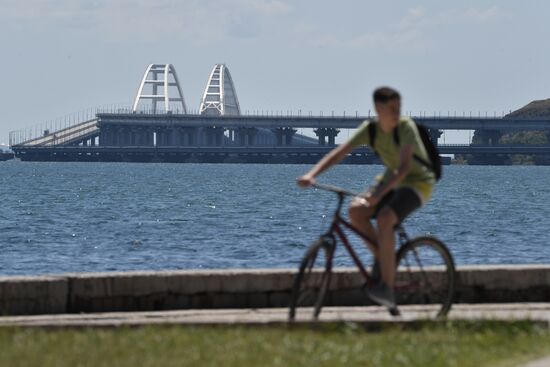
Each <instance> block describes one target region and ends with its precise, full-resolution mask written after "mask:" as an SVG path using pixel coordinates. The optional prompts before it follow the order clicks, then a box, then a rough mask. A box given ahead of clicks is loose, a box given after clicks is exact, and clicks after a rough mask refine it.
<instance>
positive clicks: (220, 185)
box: [0, 161, 550, 275]
mask: <svg viewBox="0 0 550 367" xmlns="http://www.w3.org/2000/svg"><path fill="white" fill-rule="evenodd" d="M309 167H310V166H306V165H229V164H227V165H216V164H124V163H120V164H119V163H97V164H96V163H25V162H14V161H11V162H3V163H0V198H1V204H0V251H1V252H0V253H1V255H0V274H3V275H6V274H44V273H62V272H96V271H112V270H157V269H197V268H261V267H294V266H296V264H297V263H298V261H299V259H300V258H301V256H302V254H303V252H304V250H305V248H306V246H307V244H308V243H309V242H311V240H312V239H313V238H315V237H316V236H317V235H318V234H319V233H320V232H321V231H322V230H323V229H325V228H326V227H327V226H328V224H329V218H325V216H327V215H328V216H329V217H330V213H331V210H332V208H333V205H334V203H335V200H334V199H335V198H334V197H333V196H334V195H333V194H331V193H326V192H320V191H316V190H311V189H310V190H301V189H298V188H297V187H296V186H295V184H294V179H295V178H296V177H297V176H298V175H300V174H301V173H303V172H305V171H306V170H307V169H308V168H309ZM445 168H446V170H445V176H444V179H443V180H442V181H441V182H440V184H438V186H437V189H436V192H435V194H434V199H433V200H432V201H431V202H430V203H429V204H428V205H427V206H426V207H424V208H423V209H421V210H420V211H419V212H417V213H416V214H415V215H413V216H412V217H411V218H410V219H409V220H408V221H407V222H406V227H407V229H408V230H409V232H410V233H411V234H413V235H414V234H422V233H427V232H429V233H434V234H437V235H438V236H439V237H440V238H441V239H443V240H444V241H445V242H446V243H447V244H448V245H449V247H450V248H451V250H452V252H453V254H454V256H455V260H456V262H457V263H458V264H479V263H483V264H485V263H491V264H504V263H550V240H549V238H550V235H549V233H550V220H549V218H550V167H527V166H526V167H468V166H450V167H445ZM381 170H382V167H381V166H338V167H336V168H334V169H333V170H332V171H330V172H328V173H326V174H325V175H324V176H322V179H321V180H320V181H322V182H325V183H331V184H336V185H341V186H343V187H346V188H349V189H352V190H361V189H362V188H363V187H364V186H366V185H367V184H368V183H369V182H370V181H371V179H372V178H373V177H374V176H375V175H376V174H377V173H378V172H380V171H381ZM365 256H366V255H365ZM337 263H338V265H349V264H350V262H349V260H348V258H347V256H344V254H343V253H342V252H340V255H339V256H338V258H337Z"/></svg>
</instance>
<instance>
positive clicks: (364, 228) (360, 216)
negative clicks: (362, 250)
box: [348, 198, 378, 257]
mask: <svg viewBox="0 0 550 367" xmlns="http://www.w3.org/2000/svg"><path fill="white" fill-rule="evenodd" d="M365 204H366V201H364V199H361V198H355V199H354V200H353V201H352V203H351V205H350V207H349V210H348V215H349V219H350V221H351V224H353V226H354V227H355V228H357V229H358V230H359V231H361V233H363V234H365V235H366V236H367V237H369V238H372V239H373V240H374V241H376V242H378V234H377V233H376V230H375V229H374V227H373V225H372V223H371V221H370V220H371V218H372V216H373V215H374V213H375V210H376V208H374V207H370V206H367V205H365ZM365 244H366V245H367V246H368V247H369V249H370V250H371V251H372V253H373V254H374V256H375V257H377V256H378V254H377V253H378V249H377V248H376V247H375V246H373V245H372V244H370V243H368V242H366V241H365Z"/></svg>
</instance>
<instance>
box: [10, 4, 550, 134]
mask: <svg viewBox="0 0 550 367" xmlns="http://www.w3.org/2000/svg"><path fill="white" fill-rule="evenodd" d="M0 9H1V10H0V43H1V45H2V47H1V49H2V57H1V58H0V65H1V67H2V71H3V72H2V74H3V75H4V77H3V79H2V81H3V88H1V90H0V101H2V102H1V103H2V105H1V107H2V108H1V110H0V113H1V115H0V143H2V142H6V141H7V137H8V131H10V130H15V129H19V128H23V127H26V126H30V125H33V124H36V123H40V122H42V121H46V120H50V119H53V118H56V117H59V116H63V115H65V114H67V113H71V112H75V111H79V110H85V109H87V108H89V107H94V106H98V105H107V104H111V103H125V104H130V103H131V101H132V99H133V97H134V94H135V92H136V89H137V87H138V85H139V82H140V79H141V77H142V74H143V72H144V70H145V68H146V66H147V65H148V64H150V63H171V64H174V66H175V68H176V70H177V72H178V76H179V79H180V82H181V83H182V88H183V92H184V95H185V99H186V103H187V105H188V107H190V108H194V109H196V108H198V105H199V100H200V97H201V94H202V92H203V88H204V85H205V83H206V81H207V78H208V74H209V72H210V70H211V68H212V66H213V64H215V63H220V62H223V63H226V64H227V66H228V67H229V69H230V70H231V74H232V76H233V80H234V82H235V85H236V89H237V94H238V97H239V101H240V103H241V108H242V109H243V110H262V109H263V110H285V111H286V110H289V109H293V110H297V109H302V111H309V110H312V111H314V112H318V111H320V110H323V111H325V113H326V112H330V111H332V110H334V111H335V112H336V113H339V112H341V111H344V110H346V111H348V113H355V111H359V112H360V113H364V114H366V113H367V111H368V110H369V109H371V108H372V105H371V100H370V95H371V92H372V90H373V88H375V87H376V86H379V85H382V84H388V85H391V86H394V87H396V88H398V89H399V90H400V91H401V92H402V94H403V97H404V110H406V111H413V112H417V111H426V112H427V113H433V111H438V112H439V111H441V112H442V113H447V111H451V113H454V111H457V112H458V113H463V112H465V113H466V114H469V113H470V111H473V112H474V113H477V111H483V113H484V112H485V111H488V112H489V114H493V113H494V112H497V113H499V114H500V113H502V112H503V111H506V112H507V111H509V110H513V109H516V108H519V107H521V106H523V105H525V104H526V103H528V102H530V101H531V100H534V99H544V98H549V97H550V88H549V86H550V47H548V44H549V42H550V27H549V26H548V15H549V14H550V2H548V1H483V0H476V1H460V2H458V1H455V2H451V1H416V2H414V1H410V0H407V1H405V0H402V1H379V0H378V1H368V0H357V1H346V0H341V1H319V0H316V1H314V0H304V1H286V0H275V1H268V0H231V1H229V0H227V1H223V0H185V1H180V0H154V1H145V0H88V1H77V0H74V1H70V0H55V1H53V0H52V1H47V0H25V1H21V0H0Z"/></svg>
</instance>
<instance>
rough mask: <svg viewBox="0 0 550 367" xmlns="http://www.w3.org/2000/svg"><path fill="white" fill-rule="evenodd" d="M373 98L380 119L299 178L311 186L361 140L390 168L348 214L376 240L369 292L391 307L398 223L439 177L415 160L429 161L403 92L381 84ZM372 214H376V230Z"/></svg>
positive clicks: (363, 127)
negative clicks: (373, 282) (404, 109)
mask: <svg viewBox="0 0 550 367" xmlns="http://www.w3.org/2000/svg"><path fill="white" fill-rule="evenodd" d="M373 99H374V106H375V109H376V113H377V115H378V118H377V119H376V120H375V121H365V122H364V123H363V124H362V125H361V126H360V127H359V129H358V130H357V132H356V133H355V135H354V136H353V137H352V138H351V139H349V140H348V141H347V142H346V143H344V144H342V145H339V146H338V147H336V148H334V149H333V150H332V151H331V152H329V153H328V154H327V155H326V156H325V157H323V158H322V159H321V160H320V161H319V162H318V163H317V164H316V165H315V166H314V167H313V168H312V169H311V170H310V171H309V172H308V173H306V174H305V175H303V176H301V177H299V178H298V179H297V183H298V185H299V186H301V187H308V186H311V185H312V184H314V183H315V178H316V177H317V176H318V175H319V174H321V173H322V172H324V171H326V170H327V169H329V168H330V167H332V166H333V165H335V164H337V163H339V162H340V161H342V160H343V159H344V158H345V157H346V155H347V154H349V153H350V152H351V151H352V150H353V149H354V148H356V147H358V146H360V145H369V146H370V147H371V148H372V149H373V150H374V151H375V152H376V153H377V155H378V156H379V157H380V159H381V160H382V162H383V163H384V165H385V166H386V171H385V172H384V174H383V175H381V176H378V177H377V178H376V183H375V185H374V186H373V187H371V188H369V189H368V190H367V191H366V192H365V193H364V195H362V196H359V197H357V198H355V200H354V201H353V202H352V203H351V205H350V208H349V218H350V220H351V222H352V224H353V225H354V226H355V227H356V228H357V229H358V230H360V231H361V232H363V233H364V234H366V235H367V236H368V237H369V238H372V239H374V240H375V241H376V242H377V244H378V247H374V246H370V244H369V243H367V245H369V247H370V249H371V251H372V252H373V254H374V257H375V263H374V269H373V276H374V277H375V278H377V277H378V279H379V282H378V284H376V285H375V286H374V287H372V288H369V289H367V293H368V295H369V297H370V298H371V299H372V300H373V301H375V302H377V303H379V304H381V305H384V306H387V307H390V308H392V307H395V296H394V293H393V286H394V280H395V236H394V228H395V226H396V225H398V224H399V223H401V222H402V221H403V220H404V219H405V218H406V217H407V216H409V215H410V214H411V213H412V212H413V211H415V210H416V209H418V208H420V207H421V206H422V205H423V204H425V203H426V202H427V201H428V200H429V199H430V197H431V193H432V188H433V185H434V184H435V181H436V180H435V174H434V172H433V171H432V170H430V169H429V168H428V167H426V166H425V165H423V164H421V163H420V162H418V161H417V160H415V159H413V157H419V158H420V160H424V161H429V160H430V158H429V156H428V153H427V151H426V149H425V146H424V144H423V142H422V139H421V137H420V135H419V132H418V129H417V127H416V124H415V123H414V122H413V121H412V120H411V119H410V118H407V117H401V96H400V95H399V92H397V91H396V90H394V89H392V88H388V87H382V88H378V89H376V90H375V91H374V94H373ZM371 124H374V125H371ZM369 125H370V127H369ZM397 139H398V142H399V143H397V141H396V140H397ZM373 143H374V144H373ZM371 218H375V219H376V222H377V228H376V229H375V228H374V227H373V225H372V224H371V222H370V219H371Z"/></svg>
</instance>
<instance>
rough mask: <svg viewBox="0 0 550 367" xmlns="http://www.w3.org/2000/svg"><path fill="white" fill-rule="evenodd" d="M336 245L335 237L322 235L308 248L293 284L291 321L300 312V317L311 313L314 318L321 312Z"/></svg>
mask: <svg viewBox="0 0 550 367" xmlns="http://www.w3.org/2000/svg"><path fill="white" fill-rule="evenodd" d="M334 247H335V240H334V238H333V237H330V236H322V237H321V238H319V239H318V240H317V241H315V242H313V244H311V246H310V247H309V248H308V250H307V252H306V254H305V256H304V258H303V259H302V262H301V264H300V268H299V271H298V274H296V276H295V278H294V283H293V285H292V293H291V298H290V306H289V313H288V319H289V321H293V320H294V319H295V318H296V317H297V316H298V313H299V314H300V317H302V316H303V317H307V316H306V315H308V314H309V313H311V314H312V315H313V318H314V319H317V317H318V316H319V313H321V308H322V307H323V302H324V301H325V296H326V293H327V289H328V287H329V284H330V277H331V271H332V254H333V253H334Z"/></svg>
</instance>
